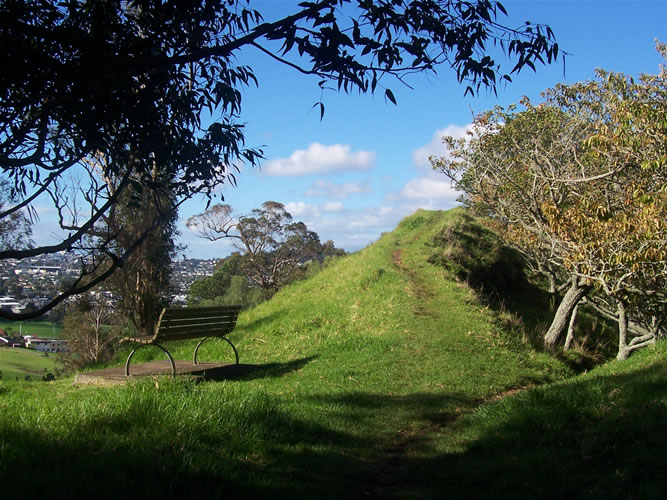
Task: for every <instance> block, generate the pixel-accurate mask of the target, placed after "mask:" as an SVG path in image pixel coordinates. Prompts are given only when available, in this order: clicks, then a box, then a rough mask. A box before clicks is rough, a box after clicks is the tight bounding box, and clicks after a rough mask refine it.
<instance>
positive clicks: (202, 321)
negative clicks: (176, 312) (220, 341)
mask: <svg viewBox="0 0 667 500" xmlns="http://www.w3.org/2000/svg"><path fill="white" fill-rule="evenodd" d="M230 323H231V324H234V323H236V316H224V317H212V316H207V317H205V318H177V319H173V318H171V319H164V318H162V321H160V323H159V326H160V327H167V328H171V327H172V326H182V325H212V324H219V325H228V324H230Z"/></svg>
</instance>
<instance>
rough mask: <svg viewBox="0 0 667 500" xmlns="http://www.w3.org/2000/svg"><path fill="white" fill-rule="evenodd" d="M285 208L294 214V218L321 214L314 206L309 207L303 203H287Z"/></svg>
mask: <svg viewBox="0 0 667 500" xmlns="http://www.w3.org/2000/svg"><path fill="white" fill-rule="evenodd" d="M285 208H286V209H287V211H288V212H289V213H290V214H292V217H304V216H315V217H317V216H318V215H319V213H320V211H319V209H318V208H317V207H316V206H314V205H309V204H307V203H304V202H302V201H290V202H289V203H285Z"/></svg>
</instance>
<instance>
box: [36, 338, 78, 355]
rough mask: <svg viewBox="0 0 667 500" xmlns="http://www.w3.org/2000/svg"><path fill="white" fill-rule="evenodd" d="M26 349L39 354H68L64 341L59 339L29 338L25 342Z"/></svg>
mask: <svg viewBox="0 0 667 500" xmlns="http://www.w3.org/2000/svg"><path fill="white" fill-rule="evenodd" d="M26 347H27V348H29V349H34V350H36V351H39V352H68V351H69V348H68V347H67V341H66V340H59V339H37V338H34V337H32V338H30V339H28V340H27V342H26Z"/></svg>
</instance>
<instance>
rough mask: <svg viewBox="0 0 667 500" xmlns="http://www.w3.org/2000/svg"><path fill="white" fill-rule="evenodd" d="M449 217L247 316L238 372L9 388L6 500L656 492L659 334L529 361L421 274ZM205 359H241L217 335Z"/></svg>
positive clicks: (664, 352) (4, 401) (455, 287)
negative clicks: (605, 349) (609, 349)
mask: <svg viewBox="0 0 667 500" xmlns="http://www.w3.org/2000/svg"><path fill="white" fill-rule="evenodd" d="M459 216H460V211H458V210H455V211H450V212H428V211H418V212H417V213H415V214H414V215H412V216H411V217H408V218H406V219H405V220H404V221H403V222H401V224H400V225H399V226H398V228H397V229H396V230H395V231H393V232H392V233H388V234H385V235H384V236H383V237H382V238H381V239H380V240H379V241H377V242H376V243H374V244H373V245H370V246H369V247H367V248H366V249H364V250H362V251H360V252H357V253H355V254H352V255H349V256H346V257H344V258H342V259H340V260H337V261H335V262H334V263H333V264H331V265H330V266H328V267H326V268H324V269H323V270H322V271H321V272H320V273H318V274H317V275H315V276H314V277H312V278H310V279H308V280H305V281H301V282H298V283H294V284H292V285H290V286H289V287H286V288H285V289H283V290H281V291H280V292H278V293H277V294H276V295H275V296H274V297H273V298H272V299H271V300H270V301H269V302H266V303H264V304H261V305H260V306H258V307H256V308H254V309H252V310H249V311H245V312H243V313H242V314H241V316H240V317H239V322H238V325H237V328H236V329H235V331H234V332H233V333H232V334H231V335H230V338H232V339H233V341H234V343H235V344H236V345H237V347H238V349H239V352H240V357H241V363H243V364H244V365H246V366H245V368H246V369H245V370H244V374H243V375H241V376H236V377H233V378H228V379H221V380H212V381H193V380H189V379H184V378H175V379H171V378H168V377H161V378H148V379H137V380H136V381H133V382H131V383H129V384H127V385H122V386H107V387H94V386H73V385H72V379H71V378H67V379H62V380H57V381H55V382H49V383H39V384H37V383H35V384H18V383H12V382H7V381H3V382H2V383H1V384H0V475H2V476H4V477H9V476H10V475H11V477H12V482H8V483H6V485H7V486H6V487H7V488H9V489H6V490H5V491H6V492H7V495H9V496H8V498H14V497H13V496H12V495H16V496H18V495H21V496H25V497H30V496H39V495H40V494H41V493H43V492H44V491H48V492H49V494H51V495H52V496H55V497H60V496H66V497H70V498H74V497H87V496H91V495H94V496H95V497H96V498H121V497H150V498H155V497H158V496H160V497H167V498H172V497H178V496H182V495H187V496H190V497H195V496H197V497H206V498H222V497H225V498H235V497H242V498H336V499H355V498H434V499H440V498H454V499H459V498H461V499H462V498H485V497H489V496H496V497H498V498H595V499H598V498H664V497H666V496H667V490H666V487H665V482H664V478H663V474H662V467H661V466H660V465H659V464H661V463H667V447H666V445H665V443H667V429H666V428H665V425H664V421H665V420H664V416H665V415H666V414H667V384H666V383H665V382H666V375H667V347H666V345H665V342H660V343H658V345H657V346H656V347H655V348H650V349H645V350H643V351H640V352H638V353H636V354H635V355H633V356H632V357H631V358H630V359H629V360H627V361H625V362H615V361H613V362H610V363H608V364H604V365H603V366H600V367H598V368H595V369H592V370H590V371H589V372H588V373H585V374H582V375H577V374H576V373H575V371H573V369H572V367H571V366H570V365H568V364H566V363H565V362H564V361H562V360H561V359H558V358H556V357H553V356H551V355H548V354H545V353H543V352H540V351H539V350H536V349H535V348H534V347H533V344H532V343H531V342H530V341H529V340H527V339H530V338H531V337H532V336H533V335H532V332H531V331H526V329H527V328H528V327H527V326H526V325H528V324H533V323H536V322H538V320H539V318H535V317H532V318H531V320H530V322H522V320H521V318H519V317H512V315H510V314H509V312H508V311H506V310H504V309H503V308H497V309H496V308H494V307H492V306H491V305H490V304H489V303H487V302H486V301H485V300H483V299H481V298H480V295H479V294H478V293H477V292H475V291H474V290H473V289H472V288H471V287H470V286H469V285H467V284H465V283H463V282H461V281H459V280H456V279H454V278H453V276H452V275H451V274H450V273H449V272H448V271H447V270H446V269H444V268H443V267H440V266H436V265H432V264H430V263H429V258H430V257H431V256H432V254H433V252H434V248H433V243H432V242H433V237H434V235H436V234H438V233H439V231H440V229H441V228H442V227H443V226H445V225H447V224H451V223H452V222H455V220H456V218H457V217H459ZM517 293H518V292H517ZM514 299H515V300H514V302H521V301H518V300H516V299H517V296H515V297H514ZM533 299H534V297H526V302H528V303H530V304H533V302H534V301H533ZM531 314H533V313H532V312H531ZM195 344H196V341H185V342H180V343H173V344H171V345H170V346H169V347H170V351H171V352H172V353H173V354H174V357H175V358H176V359H190V358H191V356H192V349H193V347H194V345H195ZM126 356H127V351H120V352H118V353H117V356H116V358H115V359H114V360H113V361H112V362H111V365H115V366H118V365H122V364H123V363H124V361H125V357H126ZM163 356H164V355H163V353H162V352H161V351H159V350H158V349H155V348H153V349H151V348H144V349H141V350H139V351H138V352H137V355H136V356H135V358H134V360H135V362H142V361H147V360H151V359H154V358H159V359H162V357H163ZM199 356H200V359H201V360H202V361H207V360H227V361H231V360H232V359H233V354H232V352H231V350H230V349H229V346H228V345H227V344H226V343H224V342H219V341H218V342H216V341H209V342H207V343H206V344H204V346H203V347H202V349H201V351H200V353H199ZM34 470H39V471H40V473H39V474H34V472H33V471H34ZM12 485H16V486H15V489H14V490H13V489H12Z"/></svg>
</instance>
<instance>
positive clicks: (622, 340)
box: [616, 300, 630, 361]
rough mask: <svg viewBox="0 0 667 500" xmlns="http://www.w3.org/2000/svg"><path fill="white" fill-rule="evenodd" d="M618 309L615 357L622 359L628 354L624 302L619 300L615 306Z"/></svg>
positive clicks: (626, 318) (626, 317) (626, 320)
mask: <svg viewBox="0 0 667 500" xmlns="http://www.w3.org/2000/svg"><path fill="white" fill-rule="evenodd" d="M616 307H617V310H618V353H617V354H616V359H618V360H619V361H622V360H624V359H628V356H630V349H628V315H627V314H626V313H625V304H624V303H623V301H621V300H619V301H618V305H617V306H616Z"/></svg>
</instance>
